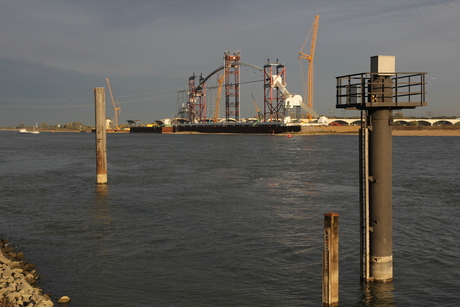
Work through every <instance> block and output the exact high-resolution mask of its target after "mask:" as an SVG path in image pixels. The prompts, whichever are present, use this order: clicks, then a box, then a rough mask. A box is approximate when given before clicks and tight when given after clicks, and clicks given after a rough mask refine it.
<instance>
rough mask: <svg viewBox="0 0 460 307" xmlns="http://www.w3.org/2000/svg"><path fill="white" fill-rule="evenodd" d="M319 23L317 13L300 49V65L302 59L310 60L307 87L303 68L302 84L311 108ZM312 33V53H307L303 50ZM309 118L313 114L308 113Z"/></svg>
mask: <svg viewBox="0 0 460 307" xmlns="http://www.w3.org/2000/svg"><path fill="white" fill-rule="evenodd" d="M318 23H319V15H316V18H315V22H314V23H313V26H312V28H311V29H310V33H309V34H308V36H307V38H306V39H305V42H304V43H303V46H302V48H301V49H300V51H299V61H300V64H301V65H300V66H301V67H302V59H305V60H307V61H308V75H307V78H308V79H307V82H306V89H305V77H304V76H303V69H302V68H301V74H302V86H303V87H304V96H306V101H307V106H308V108H310V109H313V83H314V82H313V81H314V79H313V78H314V76H313V75H314V70H313V68H314V59H315V49H316V38H317V36H318ZM310 35H311V44H310V54H306V53H304V52H303V49H304V48H305V46H306V44H307V41H308V38H309V37H310ZM308 118H309V119H311V118H312V115H311V114H310V113H308Z"/></svg>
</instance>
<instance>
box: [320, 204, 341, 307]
mask: <svg viewBox="0 0 460 307" xmlns="http://www.w3.org/2000/svg"><path fill="white" fill-rule="evenodd" d="M338 305H339V215H338V214H337V213H334V212H329V213H326V214H324V249H323V307H331V306H338Z"/></svg>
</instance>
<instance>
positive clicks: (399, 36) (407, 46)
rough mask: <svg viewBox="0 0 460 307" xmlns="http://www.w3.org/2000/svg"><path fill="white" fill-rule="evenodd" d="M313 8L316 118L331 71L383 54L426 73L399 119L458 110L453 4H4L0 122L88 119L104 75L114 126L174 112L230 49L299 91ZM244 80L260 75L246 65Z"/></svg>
mask: <svg viewBox="0 0 460 307" xmlns="http://www.w3.org/2000/svg"><path fill="white" fill-rule="evenodd" d="M315 15H320V22H319V30H318V39H317V47H316V55H315V101H314V108H315V110H316V111H317V112H318V113H320V114H325V115H341V114H343V111H342V110H336V109H335V77H337V76H340V75H346V74H352V73H359V72H366V71H369V58H370V57H371V56H373V55H377V54H381V55H394V56H396V70H397V71H399V72H427V73H428V75H427V80H428V86H427V91H428V95H427V101H428V106H427V107H421V108H418V109H416V110H410V111H405V114H406V115H417V116H424V115H427V114H428V113H430V112H432V114H433V115H434V116H440V115H456V116H460V105H459V98H458V93H457V91H456V90H457V87H458V77H457V75H458V71H459V68H460V65H459V64H458V63H459V56H458V54H459V50H460V18H459V16H460V1H459V0H386V1H381V0H380V1H372V0H371V1H369V0H348V1H343V0H321V1H312V0H283V1H278V0H229V1H216V0H168V1H167V0H150V1H147V0H145V1H144V0H125V1H122V0H91V1H89V0H77V1H62V0H41V1H32V0H15V1H11V0H0V33H1V34H0V37H1V43H0V44H1V48H0V126H7V125H18V124H19V123H25V124H26V125H33V124H35V123H39V124H40V123H43V122H46V123H48V124H57V123H60V124H62V123H68V122H71V121H81V122H83V123H84V124H89V125H91V124H93V123H94V96H93V89H94V87H106V83H105V78H109V79H110V83H111V86H112V89H113V93H114V95H115V98H116V99H117V100H118V101H119V103H120V105H121V108H122V110H121V114H120V123H125V122H126V120H128V119H138V120H141V122H143V123H146V122H151V121H153V120H155V119H160V118H165V117H171V116H173V115H174V114H175V112H176V100H177V91H178V90H182V89H185V88H186V87H187V82H188V78H189V77H190V76H191V75H192V74H193V73H195V74H196V75H200V74H203V76H206V75H208V74H209V73H211V72H212V71H213V70H215V69H216V68H218V67H220V66H221V65H222V62H223V60H222V58H223V54H224V51H227V50H228V51H232V52H233V51H237V50H239V51H241V61H242V62H246V63H250V64H253V65H257V66H259V67H262V66H263V65H264V64H265V63H266V61H267V59H270V60H271V61H273V62H274V61H276V59H279V61H280V62H282V63H284V64H285V65H286V77H287V87H288V89H289V91H290V92H292V93H298V94H301V93H302V84H301V81H300V68H299V60H298V54H299V51H300V49H301V47H302V45H303V44H304V41H305V40H306V38H307V36H308V33H309V31H310V29H311V26H312V24H313V22H314V19H315ZM308 44H309V43H307V45H308ZM304 52H306V53H308V52H309V51H308V48H307V49H305V50H304ZM241 79H242V82H251V81H256V80H260V76H259V75H258V74H257V73H256V72H254V71H252V69H242V72H241ZM256 84H257V86H255V85H256ZM252 93H253V94H254V96H255V97H256V100H257V101H258V104H259V106H261V107H262V101H263V84H262V83H261V82H259V83H253V85H252V86H251V88H249V86H248V88H246V87H245V86H242V88H241V105H242V106H241V117H245V116H253V115H254V113H255V111H254V106H253V101H252V97H251V94H252ZM107 103H111V101H110V96H109V95H108V93H107ZM348 112H353V111H347V115H353V114H351V113H348ZM107 113H108V114H107V115H108V116H109V117H112V116H113V108H111V104H109V105H108V107H107Z"/></svg>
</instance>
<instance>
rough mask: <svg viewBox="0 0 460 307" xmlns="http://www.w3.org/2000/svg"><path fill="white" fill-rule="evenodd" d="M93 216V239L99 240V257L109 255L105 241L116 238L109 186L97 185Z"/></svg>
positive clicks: (92, 209)
mask: <svg viewBox="0 0 460 307" xmlns="http://www.w3.org/2000/svg"><path fill="white" fill-rule="evenodd" d="M91 216H92V222H93V230H94V233H93V235H92V237H94V238H96V239H98V244H97V248H96V250H97V252H98V254H99V255H101V256H105V255H107V250H106V248H105V247H104V241H106V240H108V239H110V238H112V237H113V236H114V232H113V225H112V224H113V216H112V213H111V211H110V201H109V185H107V184H97V185H96V197H95V199H94V206H92V207H91Z"/></svg>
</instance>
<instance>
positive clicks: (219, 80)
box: [213, 74, 225, 123]
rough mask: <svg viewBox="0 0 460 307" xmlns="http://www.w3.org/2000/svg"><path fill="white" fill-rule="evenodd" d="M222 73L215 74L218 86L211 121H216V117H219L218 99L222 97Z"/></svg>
mask: <svg viewBox="0 0 460 307" xmlns="http://www.w3.org/2000/svg"><path fill="white" fill-rule="evenodd" d="M224 77H225V75H224V74H219V75H218V76H217V82H219V86H218V88H217V98H216V103H215V106H214V118H213V122H215V123H217V118H218V117H219V108H220V99H221V97H222V82H224Z"/></svg>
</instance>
